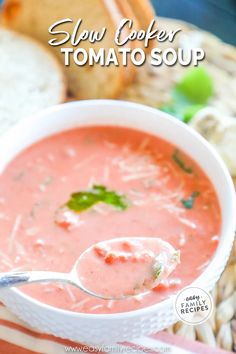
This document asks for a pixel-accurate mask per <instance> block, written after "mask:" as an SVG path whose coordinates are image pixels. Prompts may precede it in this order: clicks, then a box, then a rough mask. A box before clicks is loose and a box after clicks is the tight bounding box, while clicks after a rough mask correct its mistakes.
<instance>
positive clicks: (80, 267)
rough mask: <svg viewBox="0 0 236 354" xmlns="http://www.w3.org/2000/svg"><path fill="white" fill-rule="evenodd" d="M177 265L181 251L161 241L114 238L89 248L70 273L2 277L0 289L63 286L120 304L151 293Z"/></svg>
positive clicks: (5, 275) (35, 273)
mask: <svg viewBox="0 0 236 354" xmlns="http://www.w3.org/2000/svg"><path fill="white" fill-rule="evenodd" d="M178 263H179V251H176V250H175V249H174V248H173V247H172V246H171V245H170V244H169V243H168V242H166V241H163V240H161V239H160V238H154V237H122V238H114V239H111V240H108V241H102V242H99V243H97V244H95V245H92V246H90V247H89V248H87V249H86V250H85V251H84V252H83V253H82V254H81V255H80V256H79V258H78V259H77V261H76V262H75V264H74V266H73V268H72V270H71V272H69V273H59V272H51V271H18V272H7V273H2V274H1V275H0V288H4V287H12V286H20V285H25V284H31V283H43V282H63V283H68V284H70V285H73V286H75V287H77V288H79V289H80V290H82V291H83V292H85V293H87V294H88V295H91V296H94V297H97V298H100V299H104V300H121V299H125V298H127V297H131V296H135V295H139V294H145V293H147V292H149V291H150V290H151V289H152V288H154V287H156V286H157V285H158V284H159V283H160V282H161V281H163V280H164V279H166V278H167V277H168V276H169V275H170V273H171V272H172V271H173V270H174V269H175V267H176V266H177V264H178ZM114 279H116V282H115V284H116V285H114Z"/></svg>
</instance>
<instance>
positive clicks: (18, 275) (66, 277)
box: [0, 237, 179, 300]
mask: <svg viewBox="0 0 236 354" xmlns="http://www.w3.org/2000/svg"><path fill="white" fill-rule="evenodd" d="M127 240H128V241H130V240H131V241H137V242H140V241H143V240H152V242H153V241H154V240H156V242H158V243H160V242H162V244H163V245H165V246H167V247H169V248H170V250H171V252H172V255H173V257H175V259H174V258H173V265H172V268H171V271H170V272H172V271H173V270H174V269H175V267H176V265H177V264H178V262H179V253H178V251H176V250H175V249H174V248H173V247H172V246H171V245H170V244H169V243H167V242H165V241H162V240H161V239H159V238H153V237H129V238H115V239H111V240H107V241H102V242H99V243H97V244H96V245H92V246H91V247H89V248H87V249H86V250H85V251H84V252H83V253H82V254H81V255H80V256H79V258H78V259H77V261H76V262H75V264H74V266H73V268H72V270H71V272H69V273H59V272H51V271H12V272H6V273H0V289H1V288H7V287H13V286H20V285H26V284H31V283H43V282H59V283H67V284H70V285H73V286H75V287H77V288H79V289H80V290H82V291H83V292H85V293H87V294H89V295H92V296H94V297H97V298H100V299H104V300H121V299H124V298H127V297H130V296H134V295H137V293H135V294H132V295H122V296H119V297H115V296H106V295H104V294H98V293H95V292H94V291H93V290H91V289H88V288H86V287H85V286H84V285H83V284H82V282H81V279H80V278H79V276H78V269H79V266H80V263H81V262H82V260H83V259H85V256H87V255H89V254H90V252H94V247H95V246H102V245H104V244H106V245H108V246H109V245H112V243H115V242H117V241H118V242H120V241H127ZM149 291H150V289H148V291H147V289H145V290H142V291H140V293H142V294H145V293H147V292H149ZM140 293H139V294H140Z"/></svg>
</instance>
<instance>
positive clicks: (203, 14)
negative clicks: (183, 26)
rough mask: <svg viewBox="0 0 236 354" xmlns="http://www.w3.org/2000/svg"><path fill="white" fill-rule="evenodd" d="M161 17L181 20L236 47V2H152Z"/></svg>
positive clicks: (168, 0)
mask: <svg viewBox="0 0 236 354" xmlns="http://www.w3.org/2000/svg"><path fill="white" fill-rule="evenodd" d="M152 3H153V5H154V7H155V9H156V13H157V15H159V16H164V17H171V18H176V19H181V20H184V21H187V22H190V23H193V24H195V25H196V26H198V27H200V28H202V29H204V30H206V31H209V32H212V33H214V34H215V35H217V36H218V37H220V38H221V39H222V40H223V41H225V42H227V43H231V44H233V45H236V0H152Z"/></svg>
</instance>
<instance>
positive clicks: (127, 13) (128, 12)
mask: <svg viewBox="0 0 236 354" xmlns="http://www.w3.org/2000/svg"><path fill="white" fill-rule="evenodd" d="M104 1H105V2H106V4H107V5H108V6H109V7H110V6H111V3H110V2H109V0H104ZM115 2H116V6H117V8H118V10H119V12H120V14H121V17H122V18H128V19H132V20H133V21H134V24H135V27H136V28H137V29H140V25H139V22H138V21H137V19H136V17H135V15H134V13H133V11H132V9H131V7H130V6H129V3H128V1H127V0H116V1H115ZM110 13H112V14H114V13H115V12H114V11H113V10H112V8H110ZM118 24H119V23H117V26H118ZM129 32H130V31H129V30H125V31H124V30H123V33H124V34H125V35H128V34H129ZM125 47H129V48H131V50H132V49H134V48H137V47H138V43H137V41H131V42H129V43H128V44H127V45H125ZM127 69H128V70H125V76H126V80H125V81H126V84H130V83H131V82H132V81H133V80H134V78H135V76H136V74H137V68H136V67H135V66H134V65H133V64H132V62H131V60H129V61H128V65H127Z"/></svg>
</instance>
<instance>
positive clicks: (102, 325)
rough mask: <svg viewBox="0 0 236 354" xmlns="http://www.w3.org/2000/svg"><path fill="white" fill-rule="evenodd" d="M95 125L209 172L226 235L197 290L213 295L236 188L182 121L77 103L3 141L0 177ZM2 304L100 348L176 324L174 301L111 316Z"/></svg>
mask: <svg viewBox="0 0 236 354" xmlns="http://www.w3.org/2000/svg"><path fill="white" fill-rule="evenodd" d="M89 125H113V126H125V127H131V128H136V129H140V130H142V131H145V132H148V133H151V134H154V135H157V136H160V137H161V138H164V139H166V140H169V141H170V142H172V143H173V144H175V145H176V146H178V147H179V148H180V149H182V150H183V151H185V152H186V153H187V154H189V155H190V156H191V157H192V158H193V159H194V160H195V161H197V162H198V164H199V165H200V166H201V167H202V169H203V170H204V171H205V172H206V174H207V175H208V177H209V178H210V180H211V182H212V183H213V185H214V186H215V189H216V191H217V195H218V198H219V202H220V206H221V209H222V230H221V235H220V236H221V238H220V243H219V247H218V249H217V251H216V253H215V255H214V257H213V259H212V260H211V262H210V264H209V265H208V266H207V268H206V269H205V271H204V272H203V273H202V275H201V276H200V277H199V278H198V279H196V280H195V281H194V283H192V285H195V286H198V287H200V288H203V289H206V290H210V289H212V288H213V286H214V284H215V283H216V281H217V280H218V279H219V277H220V274H221V272H222V271H223V269H224V267H225V265H226V262H227V259H228V257H229V254H230V250H231V247H232V243H233V239H234V230H235V216H236V203H235V191H234V186H233V183H232V180H231V177H230V175H229V173H228V171H227V169H226V167H225V165H224V164H223V162H222V160H221V159H220V157H219V156H218V155H217V153H216V152H215V151H214V149H213V148H212V147H211V146H210V145H209V144H208V143H207V142H206V141H205V140H204V139H203V138H202V137H201V136H200V135H199V134H197V133H196V132H194V131H193V130H192V129H191V128H189V127H188V126H186V125H185V124H183V123H181V122H179V121H178V120H177V119H174V118H172V117H170V116H169V115H167V114H165V113H163V112H160V111H158V110H156V109H153V108H149V107H146V106H143V105H138V104H134V103H128V102H122V101H112V100H91V101H80V102H71V103H66V104H63V105H59V106H56V107H52V108H49V109H46V110H44V111H42V112H40V113H38V114H36V115H34V116H32V117H29V118H27V119H25V120H24V121H21V122H20V123H19V124H18V125H17V126H15V127H14V128H12V129H11V130H10V131H9V132H7V133H6V134H5V135H4V136H2V137H1V138H0V151H1V157H0V172H1V171H3V170H4V168H5V166H6V165H7V164H8V162H9V161H10V160H11V159H13V158H14V157H15V156H16V154H17V153H19V152H20V151H22V150H23V149H25V148H26V147H27V146H29V145H31V144H33V143H34V142H36V141H38V140H40V139H42V138H44V137H46V136H48V135H51V134H54V133H57V132H60V131H63V130H66V129H70V128H74V127H79V126H89ZM3 152H4V153H3ZM0 298H1V300H2V301H3V303H4V304H6V306H8V307H9V308H10V309H11V310H12V311H13V312H14V313H15V314H16V315H18V316H19V317H20V318H21V319H23V320H24V321H26V322H27V323H28V324H30V325H31V326H33V327H35V328H37V329H39V330H41V331H43V332H47V333H51V334H54V335H56V336H59V337H63V338H68V339H71V340H75V341H80V342H84V343H89V344H96V345H97V344H110V343H115V342H118V341H119V342H120V341H125V340H131V339H133V338H137V337H140V336H143V335H147V334H151V333H154V332H157V331H159V330H161V329H163V328H166V327H168V326H169V325H171V324H172V323H174V322H175V321H176V315H175V312H174V309H173V301H174V297H172V298H171V299H167V300H165V301H163V302H161V303H157V304H156V305H152V306H149V307H146V308H143V309H139V310H135V311H131V312H124V313H118V314H107V315H106V314H102V315H96V314H84V313H75V312H70V311H66V310H61V309H57V308H54V307H51V306H49V305H45V304H43V303H41V302H39V301H37V300H34V299H33V298H31V297H29V296H28V295H25V294H23V293H22V292H21V291H19V290H18V289H16V288H11V289H3V290H1V292H0Z"/></svg>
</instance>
